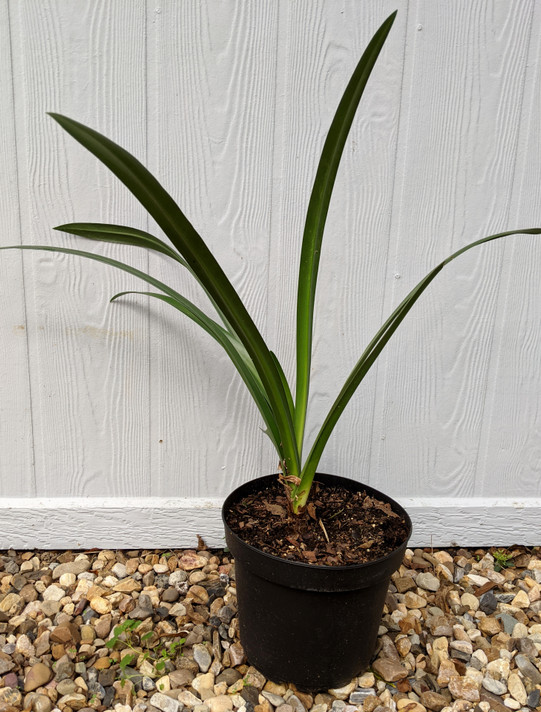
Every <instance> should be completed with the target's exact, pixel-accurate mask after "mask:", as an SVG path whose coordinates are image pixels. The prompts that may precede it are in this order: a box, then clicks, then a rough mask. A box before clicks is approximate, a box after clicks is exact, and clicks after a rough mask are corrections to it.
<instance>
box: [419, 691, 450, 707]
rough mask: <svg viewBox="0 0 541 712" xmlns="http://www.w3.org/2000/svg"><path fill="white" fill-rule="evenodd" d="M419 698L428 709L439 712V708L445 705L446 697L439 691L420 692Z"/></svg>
mask: <svg viewBox="0 0 541 712" xmlns="http://www.w3.org/2000/svg"><path fill="white" fill-rule="evenodd" d="M419 700H420V702H421V704H423V705H424V706H425V707H426V708H427V709H428V710H431V712H441V710H442V709H443V708H444V707H445V706H446V705H447V699H446V698H445V697H444V696H443V695H440V694H439V692H432V691H431V690H429V691H428V692H422V693H421V695H420V697H419Z"/></svg>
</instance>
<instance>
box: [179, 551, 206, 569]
mask: <svg viewBox="0 0 541 712" xmlns="http://www.w3.org/2000/svg"><path fill="white" fill-rule="evenodd" d="M178 563H179V567H180V568H181V569H183V570H184V571H192V570H193V569H201V568H203V566H205V565H206V563H207V559H206V558H205V557H204V556H200V555H199V554H196V553H195V552H189V551H185V552H184V554H182V556H181V557H180V559H179V562H178Z"/></svg>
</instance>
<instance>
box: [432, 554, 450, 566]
mask: <svg viewBox="0 0 541 712" xmlns="http://www.w3.org/2000/svg"><path fill="white" fill-rule="evenodd" d="M433 556H434V558H435V559H437V560H438V561H439V562H440V564H452V563H453V557H452V556H451V554H449V553H448V552H447V551H435V552H434V554H433Z"/></svg>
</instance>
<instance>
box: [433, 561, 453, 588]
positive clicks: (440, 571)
mask: <svg viewBox="0 0 541 712" xmlns="http://www.w3.org/2000/svg"><path fill="white" fill-rule="evenodd" d="M436 575H437V576H439V577H441V578H444V579H445V580H446V581H449V583H453V574H452V573H451V571H450V570H449V569H448V568H447V566H445V564H438V565H437V566H436Z"/></svg>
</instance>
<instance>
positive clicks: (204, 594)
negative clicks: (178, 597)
mask: <svg viewBox="0 0 541 712" xmlns="http://www.w3.org/2000/svg"><path fill="white" fill-rule="evenodd" d="M188 596H189V597H190V598H191V599H192V601H193V602H194V603H199V604H205V603H207V602H208V600H209V594H208V591H207V589H206V588H204V587H203V586H197V585H195V586H191V587H190V589H189V591H188Z"/></svg>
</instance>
